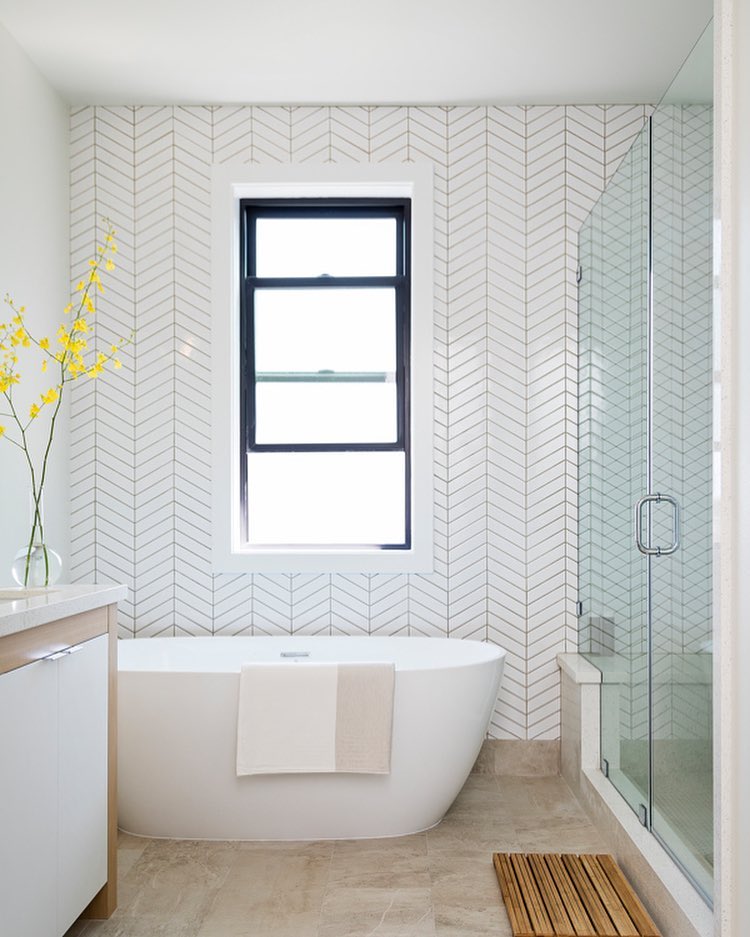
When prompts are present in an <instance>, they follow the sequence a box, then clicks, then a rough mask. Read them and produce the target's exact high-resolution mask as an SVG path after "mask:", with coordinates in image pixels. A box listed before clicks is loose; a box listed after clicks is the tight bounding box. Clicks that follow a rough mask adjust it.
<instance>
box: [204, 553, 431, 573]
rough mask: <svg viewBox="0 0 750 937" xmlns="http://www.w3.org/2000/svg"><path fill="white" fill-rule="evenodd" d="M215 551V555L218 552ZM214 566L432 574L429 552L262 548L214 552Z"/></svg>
mask: <svg viewBox="0 0 750 937" xmlns="http://www.w3.org/2000/svg"><path fill="white" fill-rule="evenodd" d="M217 554H218V555H217ZM214 568H215V570H216V571H217V572H224V573H269V574H273V573H276V574H279V573H391V574H394V573H431V572H432V571H433V570H432V551H431V550H429V549H424V548H423V549H422V550H420V549H419V548H412V549H410V550H377V549H372V550H367V549H361V550H356V549H355V550H300V549H295V550H290V549H288V548H284V547H279V548H278V549H273V548H267V547H264V548H263V549H262V550H261V549H252V548H249V547H248V548H245V549H238V550H234V551H232V552H226V553H223V554H219V553H218V551H216V552H215V555H214Z"/></svg>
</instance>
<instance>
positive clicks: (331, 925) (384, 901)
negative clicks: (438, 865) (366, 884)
mask: <svg viewBox="0 0 750 937" xmlns="http://www.w3.org/2000/svg"><path fill="white" fill-rule="evenodd" d="M371 934H372V935H374V934H377V937H435V922H434V918H433V912H432V899H431V894H430V889H429V888H408V887H403V888H348V887H342V886H335V887H331V888H329V889H328V891H327V892H326V897H325V901H324V902H323V909H322V912H321V918H320V928H319V931H318V935H319V937H369V935H371Z"/></svg>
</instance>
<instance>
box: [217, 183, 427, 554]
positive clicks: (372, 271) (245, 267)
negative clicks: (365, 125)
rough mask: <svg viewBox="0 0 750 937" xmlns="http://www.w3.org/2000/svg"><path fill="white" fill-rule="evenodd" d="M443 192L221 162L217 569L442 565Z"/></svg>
mask: <svg viewBox="0 0 750 937" xmlns="http://www.w3.org/2000/svg"><path fill="white" fill-rule="evenodd" d="M394 169H395V171H394ZM237 176H240V180H239V181H238V179H237ZM394 176H395V178H394ZM399 177H400V178H399ZM431 182H432V180H431V171H429V169H428V167H421V168H418V167H415V166H414V165H413V164H409V165H406V166H402V165H399V166H398V167H393V166H387V165H378V166H357V167H341V166H333V165H332V166H326V167H317V168H315V167H312V168H310V167H302V166H300V167H292V166H289V167H272V168H271V167H269V168H268V169H261V168H260V167H248V166H242V167H237V166H235V167H231V166H226V165H225V166H220V167H215V169H214V223H213V233H212V236H213V271H214V272H213V277H214V288H213V303H214V313H213V332H212V349H213V368H212V372H213V373H212V395H213V426H212V450H213V525H212V526H213V556H214V568H215V570H216V571H221V572H239V571H261V572H316V571H321V572H429V571H430V570H431V568H432V523H433V520H432V409H433V404H432V354H433V352H432V347H433V346H432V293H431V286H432V199H431V188H432V185H431ZM228 251H229V252H230V253H227V252H228ZM229 257H232V258H233V259H232V260H231V262H228V258H229ZM230 284H231V285H230Z"/></svg>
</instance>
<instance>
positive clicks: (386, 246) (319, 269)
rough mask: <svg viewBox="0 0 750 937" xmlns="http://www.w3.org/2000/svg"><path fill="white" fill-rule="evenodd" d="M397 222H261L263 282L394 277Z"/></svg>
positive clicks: (258, 258)
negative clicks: (281, 279) (302, 278)
mask: <svg viewBox="0 0 750 937" xmlns="http://www.w3.org/2000/svg"><path fill="white" fill-rule="evenodd" d="M396 230H397V226H396V219H395V218H258V219H257V220H256V230H255V268H256V269H255V275H256V276H258V277H320V276H325V275H328V276H332V277H392V276H395V275H396Z"/></svg>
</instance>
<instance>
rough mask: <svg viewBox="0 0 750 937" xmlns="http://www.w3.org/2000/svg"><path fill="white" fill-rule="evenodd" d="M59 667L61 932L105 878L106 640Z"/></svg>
mask: <svg viewBox="0 0 750 937" xmlns="http://www.w3.org/2000/svg"><path fill="white" fill-rule="evenodd" d="M57 664H58V668H59V696H58V718H59V729H60V759H59V779H60V783H59V808H60V821H59V830H60V840H59V879H58V881H59V888H58V896H59V897H58V918H57V922H58V927H57V933H58V934H62V933H64V932H65V931H66V930H67V929H68V928H69V927H70V925H71V924H72V923H73V921H75V919H76V918H77V917H78V915H79V914H80V913H81V911H82V910H83V909H84V908H85V907H86V905H87V904H88V903H89V901H91V899H92V898H93V897H94V895H95V894H96V893H97V892H98V891H99V889H100V888H101V887H102V885H103V884H104V883H105V881H106V880H107V688H108V670H107V665H108V638H107V636H106V635H101V636H100V637H98V638H94V639H93V640H91V641H86V642H85V643H84V644H81V645H78V646H77V647H75V648H73V650H72V651H71V653H68V654H66V655H65V656H64V657H61V658H60V659H59V661H58V662H57Z"/></svg>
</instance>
